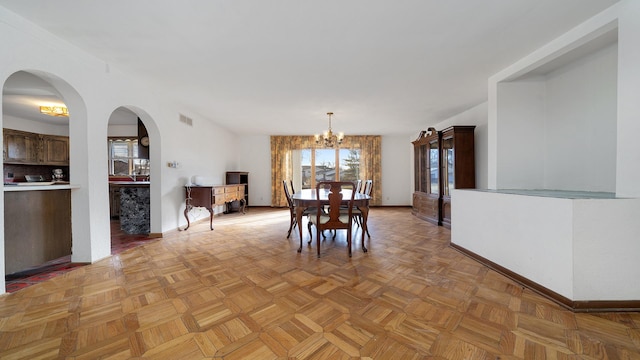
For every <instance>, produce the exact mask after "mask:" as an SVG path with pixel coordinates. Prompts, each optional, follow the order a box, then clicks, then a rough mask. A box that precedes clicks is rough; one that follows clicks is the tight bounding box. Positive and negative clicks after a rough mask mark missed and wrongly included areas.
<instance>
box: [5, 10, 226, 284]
mask: <svg viewBox="0 0 640 360" xmlns="http://www.w3.org/2000/svg"><path fill="white" fill-rule="evenodd" d="M0 43H2V44H3V46H2V47H1V48H0V82H1V83H2V84H4V81H6V79H7V78H8V77H9V76H11V75H12V74H13V73H15V72H16V71H20V70H26V71H29V72H31V73H34V74H36V75H38V76H39V77H41V78H43V79H44V80H45V81H47V82H49V83H51V84H52V85H54V87H55V88H56V90H58V91H59V92H60V94H61V95H62V100H63V101H64V102H65V104H66V105H67V106H68V108H69V109H70V113H71V116H70V118H69V121H70V125H69V133H68V134H69V137H70V157H71V159H70V174H71V179H70V180H71V182H72V183H73V184H76V185H78V186H79V188H78V189H74V190H72V231H73V249H72V251H73V255H72V261H77V262H94V261H97V260H99V259H101V258H104V257H106V256H109V255H110V253H111V246H110V226H109V221H110V217H109V193H108V184H107V181H106V174H107V172H108V170H107V158H108V154H107V147H106V146H105V139H106V138H107V136H108V131H107V128H108V120H109V117H110V116H111V114H112V113H113V111H114V110H115V109H117V108H119V107H121V106H125V107H127V108H128V109H130V110H132V111H134V113H136V114H137V115H138V116H140V118H141V119H142V120H143V122H144V123H145V126H146V127H147V130H148V131H149V134H150V139H151V146H150V152H151V231H152V232H154V233H162V232H166V231H173V230H175V229H176V228H177V227H178V226H183V225H184V224H186V219H185V218H184V217H183V214H182V211H183V209H184V191H185V190H184V187H183V185H184V183H185V180H186V177H187V176H191V175H195V174H198V175H202V176H206V177H209V178H211V179H213V181H215V182H217V183H220V184H222V183H224V172H225V171H226V170H228V169H235V168H237V166H238V164H237V155H236V154H235V153H234V152H233V151H220V149H234V148H236V147H237V143H238V139H237V136H236V135H235V134H233V133H231V132H229V131H227V130H226V129H224V128H221V127H220V126H217V125H214V124H213V122H211V121H209V119H206V118H203V117H201V116H196V115H194V114H188V113H187V114H185V115H187V116H190V117H192V118H193V127H188V126H186V125H184V124H183V123H181V122H179V121H178V119H179V113H181V112H184V109H182V108H181V106H180V105H179V104H176V103H175V102H174V101H173V99H172V97H171V96H170V94H169V93H165V92H164V91H163V89H162V87H161V86H157V85H156V84H150V83H147V82H145V81H142V80H141V79H139V78H137V77H136V76H135V75H133V74H128V73H124V72H122V71H120V70H119V69H117V68H115V67H114V66H110V65H109V64H105V63H104V61H102V60H100V59H97V58H95V57H93V56H91V55H89V54H87V53H84V52H82V51H80V50H79V49H77V48H75V47H74V46H72V45H70V44H69V43H66V42H63V41H61V40H60V39H58V38H56V37H55V36H53V35H52V34H50V33H48V32H45V31H43V30H42V29H40V28H37V27H34V26H33V25H31V24H30V23H28V22H26V21H24V19H22V18H19V17H17V16H15V15H14V14H12V13H11V12H9V11H2V12H0ZM43 53H46V56H42V54H43ZM0 110H1V109H0ZM14 120H15V119H7V120H6V121H7V123H8V124H9V123H11V122H14ZM4 121H5V119H4V116H3V120H2V122H3V124H2V125H3V126H4ZM32 130H35V129H32ZM169 161H178V162H180V164H181V167H180V168H178V169H172V168H169V167H167V166H166V164H167V162H169ZM3 199H4V193H2V194H1V195H0V202H2V203H4V200H3ZM207 215H208V214H204V215H203V216H207ZM0 227H2V228H4V217H0ZM3 264H4V232H2V233H1V234H0V293H2V292H4V265H3Z"/></svg>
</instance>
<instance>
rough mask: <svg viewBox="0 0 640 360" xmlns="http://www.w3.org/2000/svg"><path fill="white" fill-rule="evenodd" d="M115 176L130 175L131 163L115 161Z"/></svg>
mask: <svg viewBox="0 0 640 360" xmlns="http://www.w3.org/2000/svg"><path fill="white" fill-rule="evenodd" d="M113 175H129V161H128V160H113Z"/></svg>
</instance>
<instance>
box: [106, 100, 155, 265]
mask: <svg viewBox="0 0 640 360" xmlns="http://www.w3.org/2000/svg"><path fill="white" fill-rule="evenodd" d="M135 109H136V108H133V110H132V109H130V108H128V107H124V106H121V107H119V108H117V109H115V110H114V111H113V112H112V113H111V115H110V117H109V122H108V125H107V126H108V130H107V144H108V149H109V155H108V156H109V166H108V175H109V216H110V222H111V246H112V253H117V252H120V251H121V250H124V249H127V248H129V247H131V246H135V244H137V243H139V242H140V241H144V239H145V238H148V237H149V235H150V234H151V196H150V194H151V193H150V191H151V181H150V180H151V176H150V175H151V157H150V150H151V141H150V135H149V131H148V129H147V127H146V126H145V123H144V122H143V121H142V119H141V118H140V116H139V115H138V114H137V113H136V112H135V111H136V110H135ZM143 116H144V115H143Z"/></svg>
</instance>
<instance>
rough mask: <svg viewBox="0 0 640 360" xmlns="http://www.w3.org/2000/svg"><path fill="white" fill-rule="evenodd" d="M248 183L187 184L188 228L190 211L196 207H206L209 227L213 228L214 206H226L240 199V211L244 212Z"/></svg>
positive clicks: (186, 214) (186, 211) (185, 213)
mask: <svg viewBox="0 0 640 360" xmlns="http://www.w3.org/2000/svg"><path fill="white" fill-rule="evenodd" d="M245 187H246V185H244V184H240V185H212V186H196V185H193V186H185V191H186V200H185V202H186V207H185V209H184V217H185V219H187V227H186V228H184V230H187V229H188V228H189V226H190V225H191V223H190V222H189V211H191V209H193V208H194V207H204V208H206V209H207V210H208V211H209V228H210V229H211V230H213V215H214V212H213V208H214V207H215V206H217V205H222V206H225V205H226V204H227V203H229V202H232V201H239V203H240V211H242V213H243V214H244V212H245V206H246V200H245Z"/></svg>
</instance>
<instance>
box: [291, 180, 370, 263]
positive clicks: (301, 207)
mask: <svg viewBox="0 0 640 360" xmlns="http://www.w3.org/2000/svg"><path fill="white" fill-rule="evenodd" d="M351 191H352V190H350V189H343V190H342V204H343V205H348V204H349V200H350V199H351ZM291 200H292V201H293V205H294V207H295V209H296V221H297V223H298V232H299V235H300V248H299V249H298V252H300V251H301V250H302V226H300V224H302V216H303V215H302V214H303V213H304V211H305V210H306V209H308V208H310V207H316V206H318V200H319V201H320V204H319V205H320V207H322V206H324V205H329V190H328V189H321V190H320V196H317V190H316V189H302V190H300V191H298V192H296V193H294V194H292V195H291ZM370 200H371V196H369V195H366V194H363V193H360V192H356V193H355V195H354V197H353V206H354V207H357V208H358V209H360V211H361V212H362V243H363V244H364V234H365V233H366V232H367V218H368V217H369V201H370Z"/></svg>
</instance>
